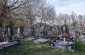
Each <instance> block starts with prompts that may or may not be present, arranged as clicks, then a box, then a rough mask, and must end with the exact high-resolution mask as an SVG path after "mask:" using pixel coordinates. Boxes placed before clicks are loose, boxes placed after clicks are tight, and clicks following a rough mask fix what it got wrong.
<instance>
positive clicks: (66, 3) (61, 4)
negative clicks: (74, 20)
mask: <svg viewBox="0 0 85 55" xmlns="http://www.w3.org/2000/svg"><path fill="white" fill-rule="evenodd" d="M47 2H48V3H50V4H51V5H53V6H54V7H55V10H56V13H57V14H59V13H68V14H70V13H72V12H75V13H76V14H82V15H84V14H85V0H47Z"/></svg>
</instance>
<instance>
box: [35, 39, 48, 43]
mask: <svg viewBox="0 0 85 55" xmlns="http://www.w3.org/2000/svg"><path fill="white" fill-rule="evenodd" d="M47 41H49V39H44V38H40V39H37V40H34V43H36V44H42V43H45V42H47Z"/></svg>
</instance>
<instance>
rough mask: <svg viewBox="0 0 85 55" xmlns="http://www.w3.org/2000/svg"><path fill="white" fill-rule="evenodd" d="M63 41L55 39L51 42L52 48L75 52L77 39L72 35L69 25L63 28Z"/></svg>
mask: <svg viewBox="0 0 85 55" xmlns="http://www.w3.org/2000/svg"><path fill="white" fill-rule="evenodd" d="M61 34H62V39H60V38H58V39H54V40H51V41H50V46H51V47H53V48H61V49H67V50H69V51H71V52H74V51H75V38H74V37H73V36H71V35H70V33H69V27H68V25H66V24H65V25H63V26H62V27H61Z"/></svg>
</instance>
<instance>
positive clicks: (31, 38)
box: [25, 37, 36, 41]
mask: <svg viewBox="0 0 85 55" xmlns="http://www.w3.org/2000/svg"><path fill="white" fill-rule="evenodd" d="M35 39H36V38H34V37H28V38H25V40H26V41H32V40H35Z"/></svg>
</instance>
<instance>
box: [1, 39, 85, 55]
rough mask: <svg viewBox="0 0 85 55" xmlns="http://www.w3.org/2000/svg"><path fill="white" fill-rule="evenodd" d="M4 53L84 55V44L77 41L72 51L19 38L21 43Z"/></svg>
mask: <svg viewBox="0 0 85 55" xmlns="http://www.w3.org/2000/svg"><path fill="white" fill-rule="evenodd" d="M0 55H1V53H0ZM5 55H85V45H84V44H82V43H81V42H77V43H76V51H75V52H73V53H72V52H69V51H66V50H64V49H57V48H51V47H50V46H49V44H48V43H45V44H34V43H33V42H26V41H25V40H21V44H20V45H19V46H17V47H16V48H9V49H7V51H6V52H5Z"/></svg>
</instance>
